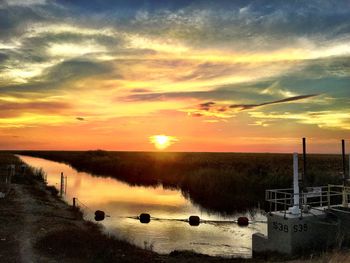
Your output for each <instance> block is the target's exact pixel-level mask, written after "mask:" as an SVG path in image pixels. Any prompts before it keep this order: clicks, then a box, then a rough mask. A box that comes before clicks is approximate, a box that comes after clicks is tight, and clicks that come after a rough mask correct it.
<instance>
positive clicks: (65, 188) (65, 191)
mask: <svg viewBox="0 0 350 263" xmlns="http://www.w3.org/2000/svg"><path fill="white" fill-rule="evenodd" d="M67 184H68V177H67V176H65V180H64V194H65V195H66V194H67Z"/></svg>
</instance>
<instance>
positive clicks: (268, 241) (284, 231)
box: [252, 209, 350, 256]
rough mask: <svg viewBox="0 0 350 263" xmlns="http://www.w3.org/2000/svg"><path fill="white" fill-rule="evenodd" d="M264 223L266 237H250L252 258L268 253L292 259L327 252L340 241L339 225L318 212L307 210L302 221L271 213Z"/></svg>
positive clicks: (292, 216) (288, 215)
mask: <svg viewBox="0 0 350 263" xmlns="http://www.w3.org/2000/svg"><path fill="white" fill-rule="evenodd" d="M349 218H350V217H349ZM267 221H268V226H267V229H268V232H267V236H265V235H262V234H260V233H256V234H253V241H252V242H253V256H257V255H259V254H268V253H271V252H274V253H278V254H286V255H293V254H297V253H303V252H306V251H310V250H319V249H327V248H330V247H333V246H335V245H336V244H338V241H339V238H340V236H339V235H340V231H339V229H340V221H339V220H338V219H337V218H336V217H330V216H328V214H327V213H326V212H324V211H321V210H313V209H311V211H310V212H308V213H305V214H303V216H302V217H301V216H300V215H293V214H292V213H286V214H285V213H284V212H280V211H278V212H272V213H270V214H268V215H267Z"/></svg>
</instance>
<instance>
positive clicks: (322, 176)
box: [19, 150, 341, 214]
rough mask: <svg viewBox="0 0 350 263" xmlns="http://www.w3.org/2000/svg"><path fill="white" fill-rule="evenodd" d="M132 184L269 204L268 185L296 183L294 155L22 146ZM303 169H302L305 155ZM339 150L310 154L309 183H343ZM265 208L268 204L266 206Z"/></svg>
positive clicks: (219, 205)
mask: <svg viewBox="0 0 350 263" xmlns="http://www.w3.org/2000/svg"><path fill="white" fill-rule="evenodd" d="M19 153H20V154H24V155H30V156H35V157H41V158H46V159H49V160H53V161H58V162H64V163H67V164H69V165H71V166H72V167H74V168H75V169H77V170H79V171H86V172H90V173H93V174H94V175H97V176H109V177H114V178H117V179H119V180H122V181H125V182H127V183H128V184H130V185H143V186H156V185H159V184H162V185H163V186H164V187H166V188H177V189H181V191H182V193H183V194H184V195H185V196H186V197H187V198H189V199H191V200H192V201H193V202H194V203H197V204H199V205H200V206H202V207H204V208H205V209H207V210H209V211H212V212H220V213H227V214H230V213H233V212H236V211H237V210H246V209H249V208H252V207H256V206H257V204H258V203H260V204H264V197H265V190H266V189H271V188H287V187H291V184H292V162H293V160H292V159H293V157H292V155H291V154H262V153H261V154H250V153H166V152H162V153H153V152H107V151H101V150H97V151H86V152H67V151H24V152H23V151H22V152H19ZM300 168H302V162H301V156H300ZM340 171H341V156H340V155H308V170H307V177H306V184H307V185H308V186H313V185H324V184H328V183H340V182H341V180H340V178H341V176H340ZM262 208H264V207H262Z"/></svg>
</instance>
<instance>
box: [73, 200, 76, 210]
mask: <svg viewBox="0 0 350 263" xmlns="http://www.w3.org/2000/svg"><path fill="white" fill-rule="evenodd" d="M75 201H76V198H75V197H73V207H74V208H75V207H76V203H75Z"/></svg>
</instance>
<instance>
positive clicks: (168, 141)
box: [149, 134, 178, 150]
mask: <svg viewBox="0 0 350 263" xmlns="http://www.w3.org/2000/svg"><path fill="white" fill-rule="evenodd" d="M149 139H150V142H151V143H153V144H154V146H155V147H156V148H157V149H158V150H164V149H166V148H168V147H169V146H170V145H172V144H174V143H175V142H177V141H178V139H177V138H176V137H174V136H167V135H163V134H161V135H153V136H150V137H149Z"/></svg>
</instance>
